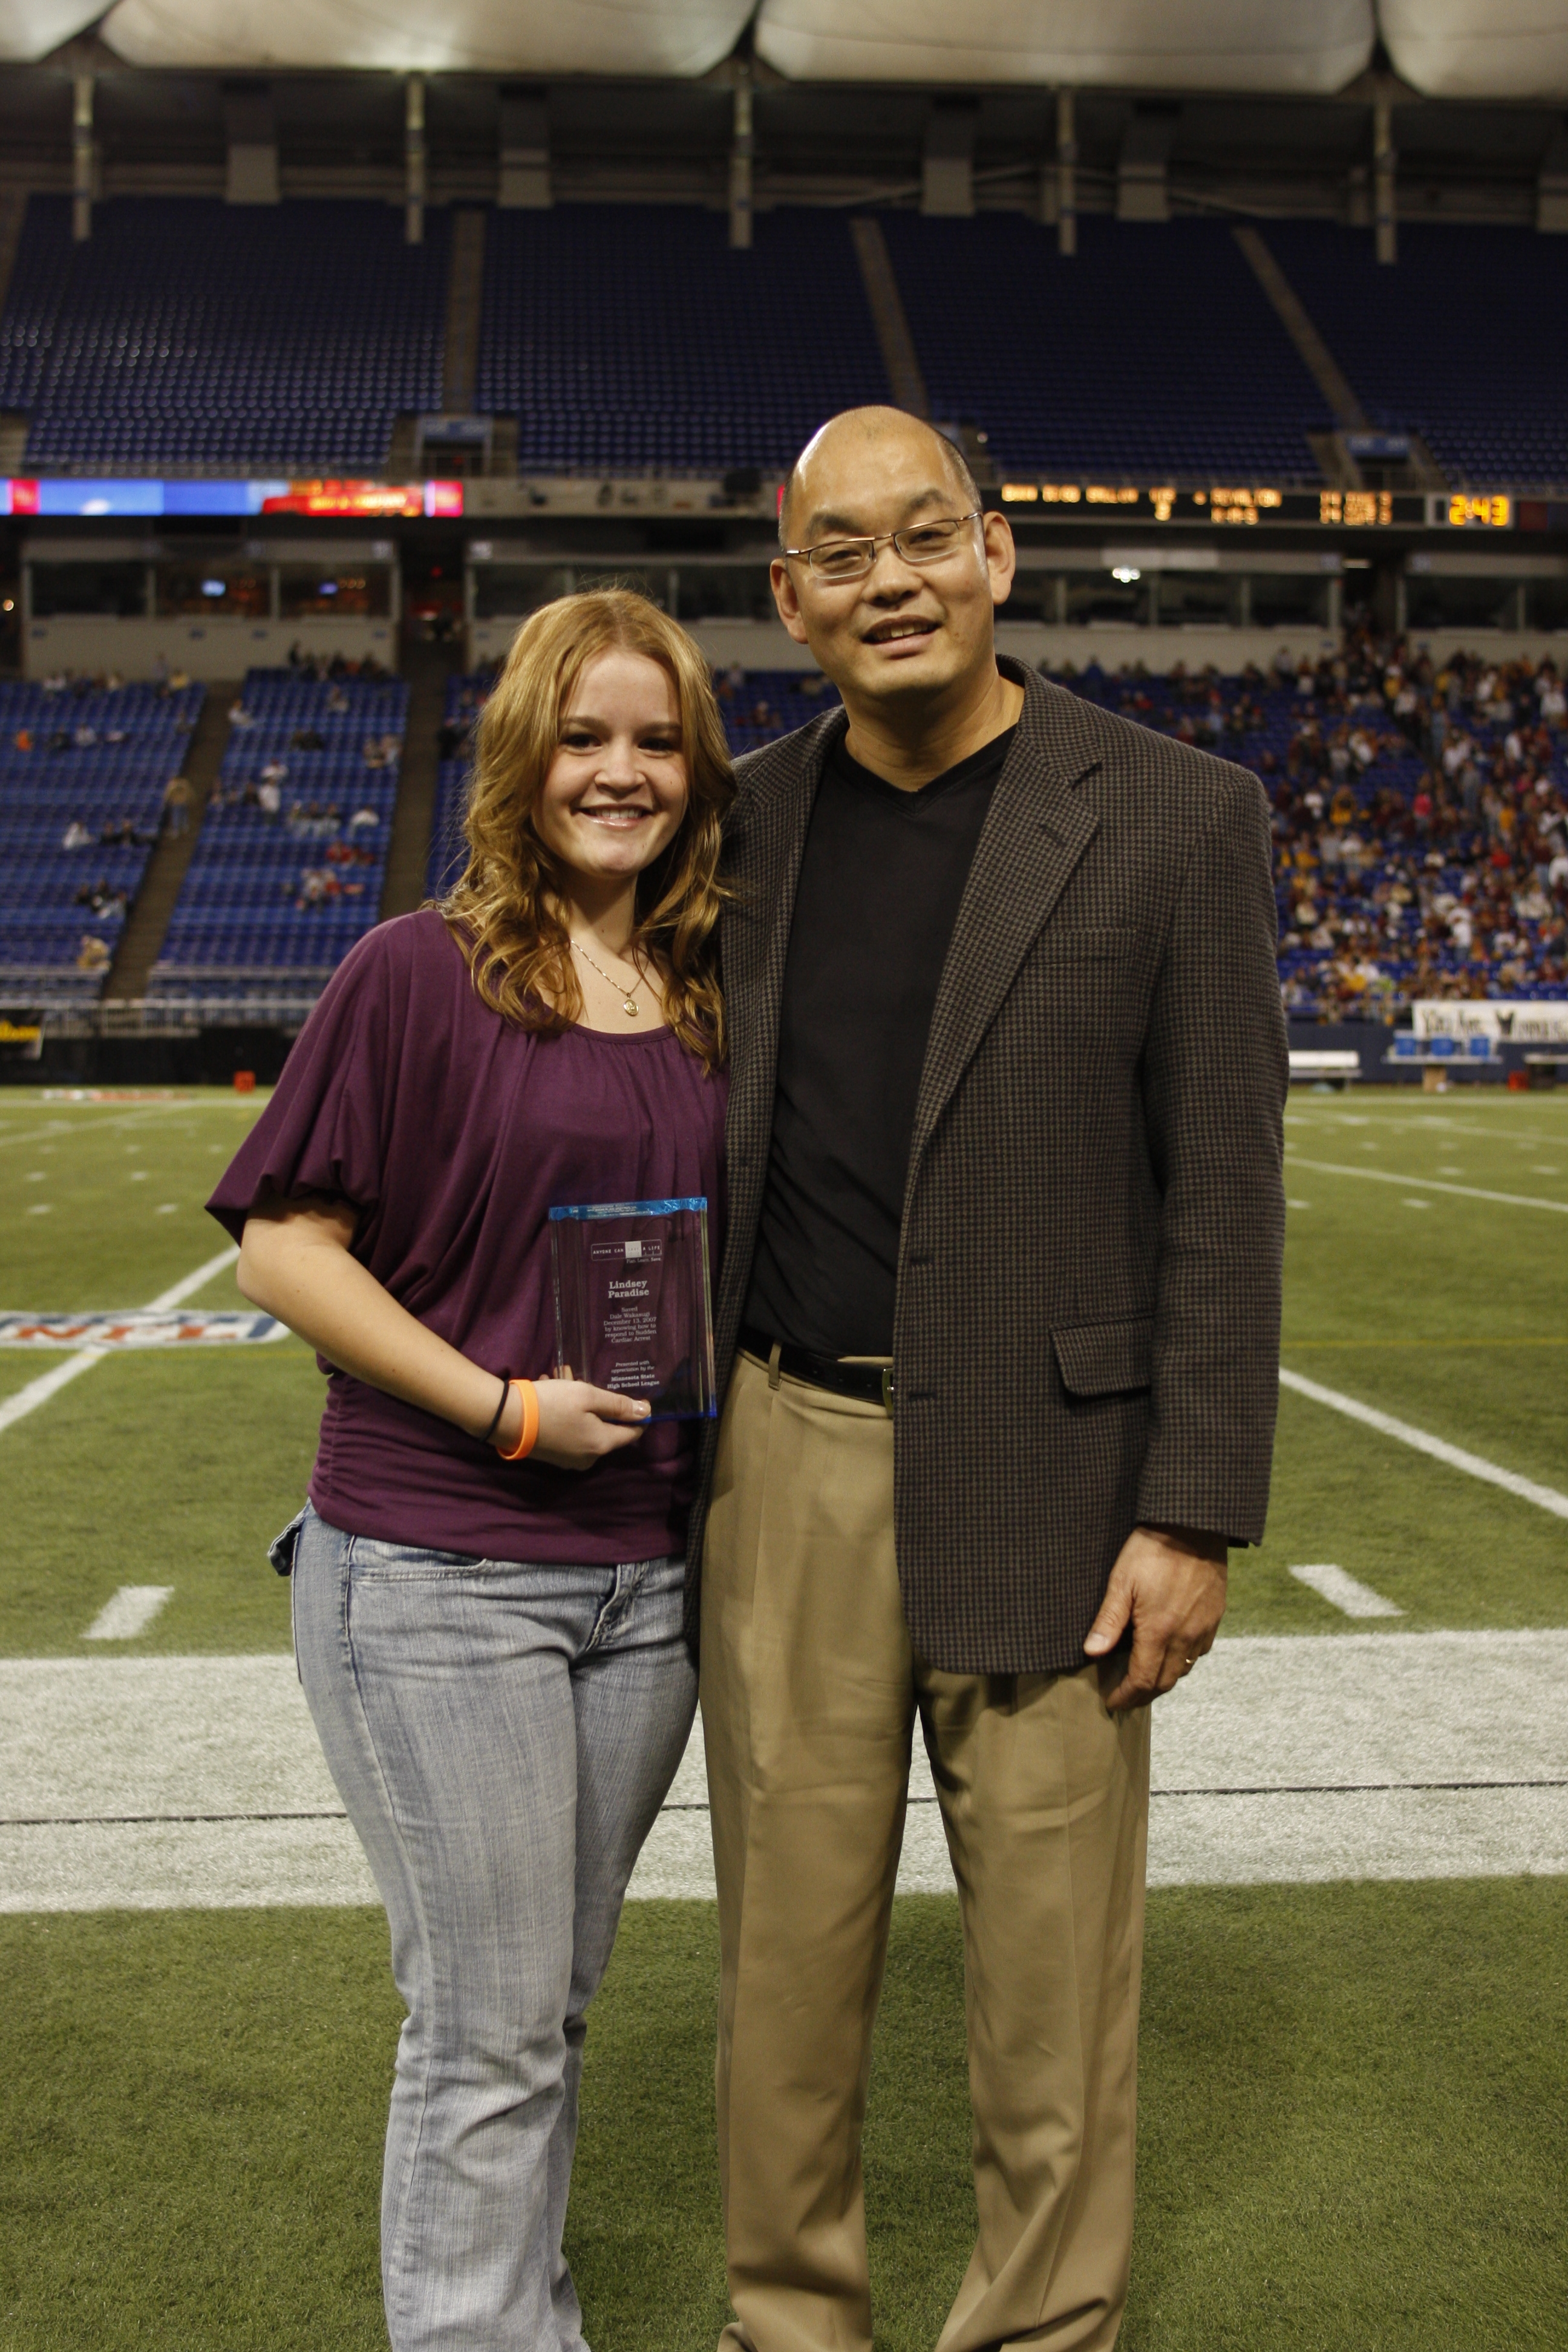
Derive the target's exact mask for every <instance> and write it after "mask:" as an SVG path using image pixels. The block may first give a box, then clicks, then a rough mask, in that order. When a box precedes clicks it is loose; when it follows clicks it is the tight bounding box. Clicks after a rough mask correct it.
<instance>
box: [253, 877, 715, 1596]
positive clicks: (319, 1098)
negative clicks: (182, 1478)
mask: <svg viewBox="0 0 1568 2352" xmlns="http://www.w3.org/2000/svg"><path fill="white" fill-rule="evenodd" d="M727 1093H728V1079H727V1077H726V1076H724V1075H723V1074H721V1075H720V1076H718V1077H717V1078H713V1077H710V1076H708V1075H707V1074H706V1072H705V1071H704V1070H703V1067H702V1066H701V1064H700V1062H699V1061H698V1060H697V1059H696V1057H695V1056H694V1055H691V1054H689V1053H688V1052H687V1050H686V1048H685V1047H684V1046H683V1045H680V1043H679V1040H678V1039H677V1038H676V1037H675V1036H674V1035H673V1034H671V1033H670V1031H669V1030H668V1029H657V1030H647V1031H643V1032H640V1033H628V1034H626V1035H625V1036H620V1035H612V1034H605V1033H603V1032H601V1031H599V1030H595V1029H570V1030H568V1031H567V1032H566V1033H565V1034H564V1035H563V1036H560V1037H538V1036H531V1035H529V1034H527V1033H526V1032H524V1031H522V1030H520V1029H517V1028H514V1027H513V1026H512V1025H511V1024H510V1023H509V1022H506V1021H503V1020H502V1019H501V1018H500V1014H499V1013H492V1012H491V1011H490V1010H489V1007H488V1006H487V1005H485V1004H483V1003H480V1001H479V997H478V996H477V995H476V994H475V992H474V987H473V982H471V980H470V979H469V977H468V965H467V963H466V962H465V961H464V960H463V957H462V954H461V952H460V951H459V950H458V946H457V944H456V942H455V941H454V940H453V939H452V936H451V934H450V932H449V931H448V930H447V926H446V924H445V923H444V922H443V921H442V919H441V918H440V916H439V915H437V914H435V913H433V912H431V911H428V910H426V911H424V912H421V913H419V914H416V915H404V916H400V917H398V918H397V919H396V920H395V921H393V922H388V923H382V924H381V925H379V926H378V928H377V929H374V930H373V931H370V932H368V933H367V934H366V936H365V937H364V938H363V940H361V941H360V942H359V944H358V946H357V947H355V948H354V949H353V950H352V952H351V953H350V954H349V955H347V956H346V957H345V958H344V960H343V961H342V963H341V964H340V965H339V967H338V969H337V971H335V972H334V973H333V975H332V978H331V982H329V984H328V987H327V989H326V992H325V993H324V995H323V996H322V998H321V1003H319V1004H318V1005H317V1006H316V1009H315V1011H314V1012H313V1013H311V1015H310V1020H309V1021H308V1022H307V1024H306V1025H305V1027H304V1029H303V1030H302V1032H301V1033H300V1037H299V1039H298V1041H297V1043H296V1045H295V1046H294V1049H293V1051H292V1053H291V1054H290V1055H289V1060H288V1063H287V1065H286V1066H285V1068H284V1071H283V1075H282V1076H281V1077H280V1078H279V1082H278V1086H277V1089H276V1091H275V1092H274V1094H273V1097H272V1099H271V1101H270V1102H269V1103H268V1106H267V1108H266V1109H265V1110H264V1111H263V1112H262V1114H261V1117H260V1118H258V1120H257V1122H256V1125H255V1127H254V1128H253V1129H251V1131H250V1134H249V1136H248V1137H247V1139H246V1141H245V1142H244V1143H243V1144H242V1145H241V1147H240V1149H239V1150H238V1152H237V1154H236V1155H235V1158H234V1160H233V1161H232V1163H231V1164H230V1166H229V1168H228V1170H227V1171H226V1174H225V1176H224V1179H223V1181H222V1182H221V1183H220V1184H219V1186H218V1188H217V1190H216V1192H215V1193H214V1194H213V1196H212V1199H211V1200H210V1201H209V1202H207V1207H208V1209H209V1210H210V1211H211V1212H212V1214H213V1215H214V1216H215V1217H216V1219H217V1221H218V1223H220V1224H221V1225H223V1226H224V1227H225V1228H226V1230H227V1231H228V1232H229V1233H230V1234H233V1235H234V1237H235V1239H236V1240H238V1239H239V1237H240V1235H241V1234H242V1232H243V1230H244V1226H245V1220H246V1218H247V1215H248V1214H249V1213H250V1212H251V1211H252V1210H253V1209H255V1208H258V1206H260V1205H261V1203H262V1202H263V1201H264V1200H265V1199H266V1198H267V1197H268V1196H269V1195H275V1194H280V1195H282V1196H283V1197H284V1198H285V1199H288V1198H292V1197H294V1196H296V1195H299V1194H301V1193H312V1192H313V1193H335V1194H337V1195H338V1196H339V1197H341V1198H342V1199H343V1200H346V1201H350V1202H353V1205H354V1207H355V1208H356V1209H358V1211H359V1212H360V1216H359V1224H358V1230H357V1232H356V1234H355V1236H354V1243H353V1254H354V1255H355V1256H356V1257H357V1258H358V1259H359V1260H360V1261H361V1263H362V1264H363V1265H366V1266H368V1267H369V1269H370V1271H371V1273H372V1274H374V1276H375V1277H376V1280H377V1281H378V1282H380V1283H382V1284H384V1286H385V1287H386V1289H388V1290H389V1291H390V1292H391V1294H392V1296H393V1297H394V1298H395V1299H396V1300H397V1301H398V1302H399V1304H400V1305H401V1306H404V1307H406V1308H407V1309H408V1311H409V1313H410V1314H411V1315H416V1316H417V1317H418V1318H419V1320H420V1321H421V1322H422V1323H425V1324H427V1325H428V1326H429V1328H430V1329H431V1330H432V1331H438V1332H439V1333H440V1335H441V1337H442V1339H447V1340H449V1341H450V1342H451V1344H452V1346H453V1347H454V1348H459V1349H461V1350H462V1352H463V1354H464V1355H465V1356H468V1357H469V1358H471V1359H472V1360H473V1361H474V1362H475V1363H478V1364H483V1365H484V1366H486V1367H487V1369H489V1368H493V1369H494V1370H496V1371H497V1372H500V1371H501V1370H510V1371H511V1372H512V1373H513V1374H514V1375H517V1376H520V1377H521V1376H525V1375H535V1374H538V1373H540V1372H542V1371H545V1370H548V1369H549V1368H550V1366H551V1364H552V1361H553V1359H554V1353H555V1310H554V1303H553V1293H552V1286H551V1278H550V1239H549V1231H548V1225H547V1221H546V1212H547V1211H548V1210H549V1208H550V1207H551V1206H552V1203H557V1202H559V1203H571V1202H588V1201H637V1200H644V1201H646V1200H653V1199H663V1198H666V1197H668V1196H669V1195H672V1194H685V1193H695V1192H700V1193H704V1194H706V1196H707V1199H708V1202H709V1209H710V1216H709V1226H708V1231H709V1247H710V1252H711V1253H712V1255H713V1257H714V1259H715V1260H717V1257H718V1255H719V1252H720V1249H721V1244H722V1239H723V1206H724V1203H723V1190H722V1188H723V1141H724V1104H725V1097H726V1095H727ZM318 1361H321V1360H320V1359H318ZM321 1370H323V1371H324V1372H325V1373H326V1374H327V1376H328V1379H327V1405H326V1411H325V1412H324V1414H323V1415H322V1419H321V1444H320V1446H319V1448H318V1451H317V1454H316V1466H315V1469H314V1471H313V1473H312V1474H311V1478H310V1500H311V1501H312V1502H313V1503H314V1505H315V1507H316V1508H317V1510H318V1511H320V1513H321V1517H323V1518H324V1519H327V1520H330V1521H331V1525H332V1526H333V1527H336V1528H342V1529H343V1530H344V1531H345V1533H347V1534H349V1535H363V1536H377V1537H380V1538H382V1539H383V1540H384V1541H385V1542H389V1543H400V1544H412V1545H417V1546H420V1547H428V1548H429V1549H433V1550H439V1551H462V1552H473V1553H477V1554H479V1555H480V1556H481V1557H483V1558H486V1559H510V1560H530V1559H538V1560H580V1561H584V1562H593V1563H596V1564H602V1563H605V1562H609V1561H616V1560H627V1559H653V1558H656V1557H658V1555H659V1554H660V1553H664V1552H670V1553H679V1552H680V1551H682V1550H683V1549H685V1544H686V1517H687V1512H688V1510H689V1506H690V1501H691V1491H692V1475H693V1466H694V1459H695V1437H694V1424H693V1423H689V1422H661V1423H658V1425H657V1426H655V1427H652V1428H649V1429H647V1430H646V1431H645V1432H644V1433H643V1434H642V1436H641V1437H640V1438H638V1440H637V1443H636V1444H635V1445H628V1446H625V1447H623V1448H622V1449H621V1450H620V1451H619V1452H617V1453H616V1454H609V1455H607V1456H606V1457H605V1459H604V1460H603V1461H601V1462H598V1463H596V1464H595V1466H594V1467H593V1469H592V1470H588V1471H583V1472H577V1471H572V1470H556V1469H552V1468H550V1467H549V1466H548V1465H545V1464H543V1463H533V1462H521V1463H506V1462H502V1461H501V1460H500V1456H499V1455H498V1454H495V1453H494V1452H493V1451H492V1450H491V1448H490V1447H489V1446H488V1445H484V1444H480V1442H479V1439H478V1438H474V1437H468V1436H466V1435H465V1434H464V1433H463V1432H462V1431H461V1430H460V1429H458V1428H457V1427H456V1426H455V1425H454V1424H453V1423H451V1422H447V1421H442V1420H440V1419H439V1418H438V1417H437V1415H436V1414H434V1413H428V1412H422V1411H421V1410H420V1409H419V1407H418V1406H416V1405H410V1404H403V1403H401V1402H399V1401H398V1400H397V1399H396V1398H395V1397H390V1396H387V1395H385V1394H384V1393H383V1391H381V1390H380V1389H374V1388H370V1387H367V1386H366V1384H365V1383H364V1382H363V1381H356V1380H353V1379H352V1378H351V1377H350V1375H349V1374H348V1373H346V1372H340V1371H336V1370H333V1369H332V1368H331V1366H330V1365H329V1364H326V1363H325V1362H322V1363H321ZM497 1395H498V1396H499V1395H500V1391H499V1390H498V1391H497Z"/></svg>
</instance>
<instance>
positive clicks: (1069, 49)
mask: <svg viewBox="0 0 1568 2352" xmlns="http://www.w3.org/2000/svg"><path fill="white" fill-rule="evenodd" d="M4 17H5V21H4V24H3V25H0V58H12V59H16V60H18V61H21V60H31V59H38V58H44V57H46V56H47V55H49V54H50V53H51V52H52V51H54V50H55V49H57V48H58V47H60V45H61V44H62V43H64V42H66V41H68V40H70V39H71V38H72V37H74V36H76V35H78V34H79V33H82V32H85V31H86V30H88V29H89V27H96V29H97V31H98V33H99V34H100V37H101V38H102V39H103V40H104V41H105V42H107V44H108V45H109V47H110V48H111V49H112V50H114V51H115V52H116V54H117V55H118V56H120V57H121V58H124V59H125V61H126V62H127V63H128V64H132V65H138V66H153V67H194V68H213V69H219V70H247V69H250V70H256V69H268V68H282V69H287V68H306V69H311V68H313V69H317V70H320V69H321V68H350V69H353V68H362V69H365V68H368V69H375V70H380V71H386V70H399V69H404V70H424V71H427V72H455V73H506V74H530V75H568V74H613V75H618V76H623V77H624V76H626V75H658V76H668V77H683V78H693V77H697V76H700V75H702V74H705V73H708V72H710V70H711V69H712V68H713V67H714V66H716V65H718V64H719V63H720V62H721V60H722V59H723V58H725V57H727V56H728V55H729V54H730V53H731V50H732V49H733V48H734V47H735V45H736V43H737V42H738V41H739V40H740V38H741V37H742V34H743V33H744V32H745V30H746V27H747V26H748V25H749V24H753V20H754V29H753V38H754V42H755V47H756V51H757V54H758V56H759V57H760V58H762V59H763V61H764V63H765V64H767V65H768V66H770V67H772V68H773V69H774V70H775V71H776V72H778V73H780V74H782V75H784V76H785V77H786V78H787V79H792V80H805V81H854V82H875V83H881V84H888V83H900V82H903V83H926V84H931V83H937V84H945V85H948V86H952V85H953V84H959V85H998V84H1008V83H1013V84H1017V83H1025V84H1040V83H1047V84H1051V83H1055V84H1065V85H1068V86H1072V87H1076V88H1079V89H1094V88H1101V89H1107V88H1109V89H1166V90H1179V89H1192V90H1205V89H1206V90H1216V91H1218V90H1237V91H1241V90H1248V91H1256V92H1258V93H1259V94H1265V93H1274V94H1280V95H1294V96H1298V97H1307V96H1327V95H1330V94H1331V93H1332V92H1333V91H1335V90H1339V89H1343V88H1344V87H1345V86H1346V85H1347V84H1348V83H1350V82H1352V81H1353V80H1354V79H1355V78H1356V76H1357V75H1358V74H1360V73H1361V72H1362V71H1363V68H1365V67H1366V65H1367V64H1368V62H1369V61H1370V59H1371V58H1372V56H1373V45H1374V42H1375V41H1376V40H1377V39H1378V38H1379V37H1381V39H1382V41H1383V43H1384V47H1385V49H1386V50H1387V53H1388V56H1389V58H1390V59H1391V60H1392V62H1393V64H1394V68H1396V70H1397V71H1398V73H1399V74H1400V75H1401V77H1402V78H1403V79H1404V80H1405V82H1406V83H1408V84H1409V86H1410V87H1411V88H1412V89H1415V90H1417V91H1419V92H1421V93H1422V94H1423V95H1425V96H1426V97H1431V98H1450V99H1452V98H1461V99H1522V100H1533V101H1535V102H1536V103H1538V104H1539V103H1540V102H1542V101H1543V100H1552V99H1563V98H1568V6H1565V5H1563V0H1376V5H1375V6H1374V5H1373V0H967V4H966V5H965V6H964V7H963V8H962V9H955V8H954V7H953V6H952V0H763V5H762V6H761V7H760V8H753V7H752V5H751V0H447V5H445V6H443V7H442V8H440V9H439V10H432V9H431V8H430V7H429V5H428V0H113V5H110V7H109V8H108V9H107V10H105V9H104V8H103V7H102V5H100V0H9V5H8V6H7V7H6V8H5V12H4Z"/></svg>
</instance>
